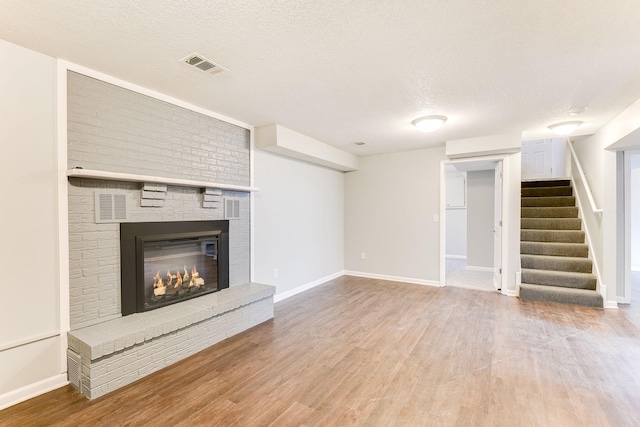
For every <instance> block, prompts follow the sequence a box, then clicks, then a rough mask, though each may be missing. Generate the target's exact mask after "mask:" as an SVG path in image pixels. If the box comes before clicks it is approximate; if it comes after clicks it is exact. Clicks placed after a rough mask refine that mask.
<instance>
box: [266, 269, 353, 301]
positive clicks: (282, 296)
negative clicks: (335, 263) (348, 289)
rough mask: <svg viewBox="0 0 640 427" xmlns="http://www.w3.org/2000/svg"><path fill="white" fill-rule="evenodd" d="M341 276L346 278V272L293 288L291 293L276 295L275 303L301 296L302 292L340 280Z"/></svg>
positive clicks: (339, 272) (274, 297)
mask: <svg viewBox="0 0 640 427" xmlns="http://www.w3.org/2000/svg"><path fill="white" fill-rule="evenodd" d="M340 276H344V271H338V272H337V273H333V274H330V275H328V276H325V277H322V278H320V279H318V280H314V281H313V282H309V283H307V284H305V285H302V286H298V287H297V288H293V289H291V290H290V291H286V292H283V293H281V294H275V295H274V296H273V302H278V301H282V300H285V299H287V298H290V297H292V296H294V295H297V294H299V293H301V292H304V291H308V290H309V289H311V288H315V287H316V286H318V285H322V284H323V283H325V282H328V281H329V280H333V279H336V278H338V277H340Z"/></svg>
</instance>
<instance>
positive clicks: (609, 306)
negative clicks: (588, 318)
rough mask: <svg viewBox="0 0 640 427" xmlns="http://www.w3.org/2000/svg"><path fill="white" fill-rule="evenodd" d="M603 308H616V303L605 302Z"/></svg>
mask: <svg viewBox="0 0 640 427" xmlns="http://www.w3.org/2000/svg"><path fill="white" fill-rule="evenodd" d="M604 308H618V303H617V301H605V302H604Z"/></svg>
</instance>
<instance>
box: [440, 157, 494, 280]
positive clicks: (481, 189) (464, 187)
mask: <svg viewBox="0 0 640 427" xmlns="http://www.w3.org/2000/svg"><path fill="white" fill-rule="evenodd" d="M443 181H444V193H445V199H444V202H445V206H444V214H443V218H442V221H443V222H444V227H442V228H441V229H443V230H444V234H445V235H444V251H443V252H442V258H443V259H442V260H441V268H443V273H444V274H441V282H442V285H443V286H453V287H462V288H469V289H476V290H483V291H496V290H500V289H501V287H502V286H501V285H502V277H501V274H502V244H501V242H502V160H501V159H500V158H495V157H494V158H490V159H489V158H483V159H478V160H461V161H446V162H444V163H443Z"/></svg>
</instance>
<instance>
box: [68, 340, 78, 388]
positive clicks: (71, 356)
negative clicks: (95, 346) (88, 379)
mask: <svg viewBox="0 0 640 427" xmlns="http://www.w3.org/2000/svg"><path fill="white" fill-rule="evenodd" d="M80 366H81V359H80V354H79V353H76V352H75V351H73V350H71V349H70V348H68V349H67V378H68V379H69V383H70V384H71V385H72V386H73V387H74V388H75V389H76V390H78V392H80V393H82V385H81V383H80Z"/></svg>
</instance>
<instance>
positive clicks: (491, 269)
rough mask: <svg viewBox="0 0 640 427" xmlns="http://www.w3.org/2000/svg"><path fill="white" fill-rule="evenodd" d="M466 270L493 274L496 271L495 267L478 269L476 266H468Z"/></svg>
mask: <svg viewBox="0 0 640 427" xmlns="http://www.w3.org/2000/svg"><path fill="white" fill-rule="evenodd" d="M465 269H467V270H471V271H490V272H492V273H493V270H494V269H493V267H476V266H475V265H467V266H466V267H465Z"/></svg>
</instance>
